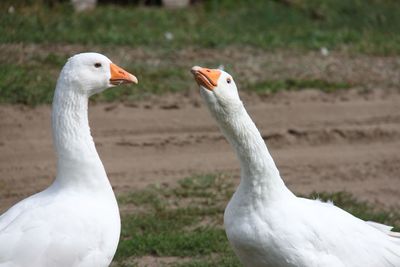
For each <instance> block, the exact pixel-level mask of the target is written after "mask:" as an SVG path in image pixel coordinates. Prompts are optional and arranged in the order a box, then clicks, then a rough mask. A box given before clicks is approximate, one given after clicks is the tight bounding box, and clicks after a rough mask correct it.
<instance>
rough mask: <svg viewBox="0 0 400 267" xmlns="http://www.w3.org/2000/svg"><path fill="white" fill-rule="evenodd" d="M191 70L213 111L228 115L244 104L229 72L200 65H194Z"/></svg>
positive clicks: (201, 92)
mask: <svg viewBox="0 0 400 267" xmlns="http://www.w3.org/2000/svg"><path fill="white" fill-rule="evenodd" d="M191 72H192V74H193V76H194V79H195V80H196V82H197V84H198V85H199V86H200V94H201V96H202V97H203V99H204V100H205V102H206V104H207V106H208V107H209V109H210V110H211V112H212V113H214V114H215V115H216V114H225V115H228V114H230V113H232V112H234V111H235V109H236V108H237V107H241V106H242V101H241V100H240V98H239V93H238V89H237V87H236V84H235V81H234V80H233V78H232V76H231V75H230V74H229V73H227V72H225V71H223V70H220V69H208V68H202V67H199V66H194V67H193V68H192V70H191Z"/></svg>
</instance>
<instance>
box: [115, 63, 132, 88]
mask: <svg viewBox="0 0 400 267" xmlns="http://www.w3.org/2000/svg"><path fill="white" fill-rule="evenodd" d="M110 72H111V78H110V83H111V84H113V85H120V84H125V83H138V79H137V78H136V77H135V76H134V75H132V74H130V73H129V72H127V71H126V70H124V69H122V68H120V67H118V66H117V65H115V64H114V63H110Z"/></svg>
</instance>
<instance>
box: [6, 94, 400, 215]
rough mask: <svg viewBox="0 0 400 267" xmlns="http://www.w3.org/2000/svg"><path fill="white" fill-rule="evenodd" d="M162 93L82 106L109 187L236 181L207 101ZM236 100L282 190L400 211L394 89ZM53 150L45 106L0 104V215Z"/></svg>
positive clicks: (34, 181)
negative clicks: (198, 178) (191, 179)
mask: <svg viewBox="0 0 400 267" xmlns="http://www.w3.org/2000/svg"><path fill="white" fill-rule="evenodd" d="M162 98H163V99H161V101H160V99H158V100H157V102H152V100H147V102H139V103H137V104H135V105H125V104H122V103H120V104H96V105H91V107H90V111H89V113H90V122H91V127H92V133H93V136H94V140H95V141H96V144H97V148H98V151H99V153H100V156H101V158H102V160H103V163H104V165H105V167H106V170H107V172H108V174H109V178H110V180H111V183H112V184H113V187H114V189H115V191H116V193H117V194H123V193H124V192H127V191H129V190H132V189H135V188H142V187H144V186H146V185H148V184H151V183H159V184H160V185H163V184H173V183H175V182H176V181H177V180H179V179H181V178H183V177H185V176H188V175H192V174H198V173H213V172H226V173H229V174H232V177H233V179H235V182H238V175H239V165H238V162H237V160H236V158H235V155H234V154H233V151H232V150H231V148H230V147H229V145H228V144H227V142H226V141H225V139H224V138H223V136H222V135H221V134H220V132H219V130H218V128H217V127H216V125H215V123H214V121H213V120H212V119H211V117H210V116H209V114H208V111H207V110H206V108H205V106H204V105H201V104H200V105H198V104H196V105H193V104H191V103H201V101H200V100H199V99H198V96H190V97H188V96H185V95H183V94H176V95H168V96H164V97H162ZM193 98H195V99H193ZM243 99H244V102H245V105H246V107H247V109H248V111H249V113H250V115H251V116H252V118H253V119H254V120H255V122H256V124H257V126H258V127H259V128H260V130H261V132H262V136H263V138H264V139H265V140H266V142H267V144H268V147H269V149H270V152H271V153H272V155H273V157H274V158H275V161H276V163H277V165H278V167H279V169H280V171H281V174H282V176H283V178H284V180H285V182H286V183H287V185H288V186H289V187H290V189H292V190H293V191H295V192H297V193H301V194H308V193H310V192H312V191H338V190H346V191H349V192H352V193H354V194H355V195H356V196H357V197H358V198H361V199H364V200H368V201H371V202H374V203H377V204H378V205H381V206H384V207H396V208H398V207H400V201H399V200H400V197H399V195H400V194H399V193H400V153H399V151H400V108H399V107H400V93H399V92H398V91H384V90H375V91H374V90H373V91H371V92H368V93H365V92H359V91H353V90H351V91H348V92H338V93H336V94H323V93H320V92H318V93H315V92H310V91H304V92H297V93H281V94H276V95H273V96H270V97H259V96H255V95H249V94H243ZM169 102H171V103H170V104H171V105H166V104H165V103H167V104H168V103H169ZM158 103H162V104H158ZM149 107H150V108H149ZM165 107H173V108H165ZM54 156H55V155H54V152H53V148H52V141H51V132H50V107H49V106H40V107H37V108H27V107H24V106H9V105H3V106H0V211H4V209H6V208H7V207H9V206H10V205H12V204H13V203H15V202H16V201H18V200H20V199H22V198H24V197H26V196H27V195H30V194H32V193H34V192H37V191H39V190H41V189H43V188H45V187H46V186H47V185H48V184H49V183H50V182H51V181H52V179H53V177H54V175H55V166H56V162H55V158H54Z"/></svg>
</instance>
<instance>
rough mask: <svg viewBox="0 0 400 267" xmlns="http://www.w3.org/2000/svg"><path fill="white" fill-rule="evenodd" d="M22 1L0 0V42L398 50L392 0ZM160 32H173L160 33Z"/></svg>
mask: <svg viewBox="0 0 400 267" xmlns="http://www.w3.org/2000/svg"><path fill="white" fill-rule="evenodd" d="M21 3H22V4H18V3H15V1H2V3H1V5H0V7H1V9H2V10H8V8H9V6H10V5H14V6H15V12H14V13H10V12H4V13H3V15H2V16H1V17H0V25H2V27H1V28H0V42H1V43H13V42H14V43H17V42H27V43H54V42H56V43H79V44H90V45H105V44H107V45H130V46H151V47H170V48H181V47H186V46H189V45H195V46H201V47H211V48H212V47H224V46H228V45H243V44H246V45H254V46H257V47H262V48H268V49H271V48H300V49H303V48H306V49H309V48H311V49H314V48H320V47H322V46H325V47H328V48H337V47H341V46H349V47H351V48H352V49H355V50H358V51H364V52H369V53H380V54H382V53H383V54H387V53H399V52H400V45H399V43H400V42H399V40H400V34H399V33H400V29H399V27H398V25H399V24H400V17H399V16H398V11H399V9H400V3H399V2H398V1H393V0H364V1H360V0H327V1H317V0H312V1H309V0H297V1H286V0H285V1H283V0H274V1H272V0H270V1H266V0H256V1H251V3H249V2H248V1H245V0H239V1H219V0H208V1H204V2H203V3H200V4H198V5H195V6H193V7H191V8H188V9H185V10H165V9H161V8H154V7H153V8H146V7H142V6H135V5H126V6H115V5H99V6H98V8H96V9H95V10H94V11H91V12H86V13H82V14H76V13H74V12H73V10H72V8H71V6H70V5H69V4H68V3H65V2H64V3H62V4H54V5H52V7H49V6H46V5H41V4H37V3H35V1H21ZM24 3H25V5H24ZM27 3H28V4H27ZM167 32H168V33H171V35H170V36H172V38H166V37H165V36H166V35H165V33H167Z"/></svg>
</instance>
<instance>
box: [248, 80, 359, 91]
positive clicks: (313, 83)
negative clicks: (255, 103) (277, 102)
mask: <svg viewBox="0 0 400 267" xmlns="http://www.w3.org/2000/svg"><path fill="white" fill-rule="evenodd" d="M352 86H354V85H351V84H349V83H346V82H329V81H325V80H319V79H311V80H296V79H285V80H266V81H262V82H259V83H255V84H251V85H250V86H248V87H247V89H248V90H250V91H255V92H257V93H266V92H270V93H276V92H278V91H285V90H286V91H297V90H301V89H317V90H321V91H324V92H333V91H336V90H341V89H348V88H351V87H352Z"/></svg>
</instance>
